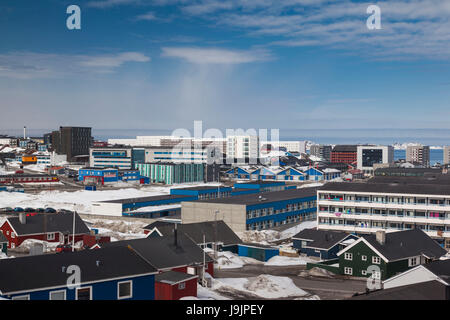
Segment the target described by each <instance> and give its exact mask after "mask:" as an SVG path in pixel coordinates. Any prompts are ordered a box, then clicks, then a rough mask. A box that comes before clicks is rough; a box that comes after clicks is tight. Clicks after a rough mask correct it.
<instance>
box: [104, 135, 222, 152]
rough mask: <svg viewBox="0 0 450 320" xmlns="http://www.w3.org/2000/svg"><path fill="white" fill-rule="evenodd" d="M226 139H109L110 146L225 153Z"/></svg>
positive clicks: (169, 137)
mask: <svg viewBox="0 0 450 320" xmlns="http://www.w3.org/2000/svg"><path fill="white" fill-rule="evenodd" d="M226 141H227V140H226V139H225V138H201V139H195V138H191V137H188V138H184V137H178V136H137V137H136V139H108V144H110V145H127V146H132V147H138V146H139V147H174V146H180V145H186V146H188V145H190V146H192V147H193V148H194V147H195V146H201V147H203V148H206V147H214V148H217V149H218V150H220V152H222V153H224V152H225V150H226Z"/></svg>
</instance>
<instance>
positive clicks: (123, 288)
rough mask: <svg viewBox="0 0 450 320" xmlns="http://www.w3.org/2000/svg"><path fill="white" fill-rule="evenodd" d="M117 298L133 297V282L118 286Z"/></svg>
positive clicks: (121, 283) (124, 282)
mask: <svg viewBox="0 0 450 320" xmlns="http://www.w3.org/2000/svg"><path fill="white" fill-rule="evenodd" d="M117 295H118V296H117V298H118V299H127V298H131V297H132V296H133V294H132V282H131V281H123V282H119V283H118V284H117Z"/></svg>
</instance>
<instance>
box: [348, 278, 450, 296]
mask: <svg viewBox="0 0 450 320" xmlns="http://www.w3.org/2000/svg"><path fill="white" fill-rule="evenodd" d="M350 299H351V300H449V287H448V286H446V285H444V284H443V283H441V282H439V281H436V280H433V281H427V282H421V283H415V284H410V285H406V286H401V287H395V288H389V289H383V290H377V291H372V292H369V293H366V294H360V295H357V296H354V297H352V298H350Z"/></svg>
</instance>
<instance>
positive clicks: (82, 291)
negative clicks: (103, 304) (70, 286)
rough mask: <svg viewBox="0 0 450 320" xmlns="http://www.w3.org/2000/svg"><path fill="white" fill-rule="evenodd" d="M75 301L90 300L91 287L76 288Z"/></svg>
mask: <svg viewBox="0 0 450 320" xmlns="http://www.w3.org/2000/svg"><path fill="white" fill-rule="evenodd" d="M76 290H77V292H76V299H77V300H92V287H85V288H77V289H76Z"/></svg>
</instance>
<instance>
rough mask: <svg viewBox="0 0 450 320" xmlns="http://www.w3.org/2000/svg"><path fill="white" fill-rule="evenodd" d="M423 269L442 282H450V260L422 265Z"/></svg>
mask: <svg viewBox="0 0 450 320" xmlns="http://www.w3.org/2000/svg"><path fill="white" fill-rule="evenodd" d="M423 267H425V268H427V269H428V270H430V271H431V272H432V273H434V274H435V275H437V276H438V277H439V278H441V279H442V280H444V281H446V282H450V259H447V260H438V261H433V262H430V263H427V264H424V265H423Z"/></svg>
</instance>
